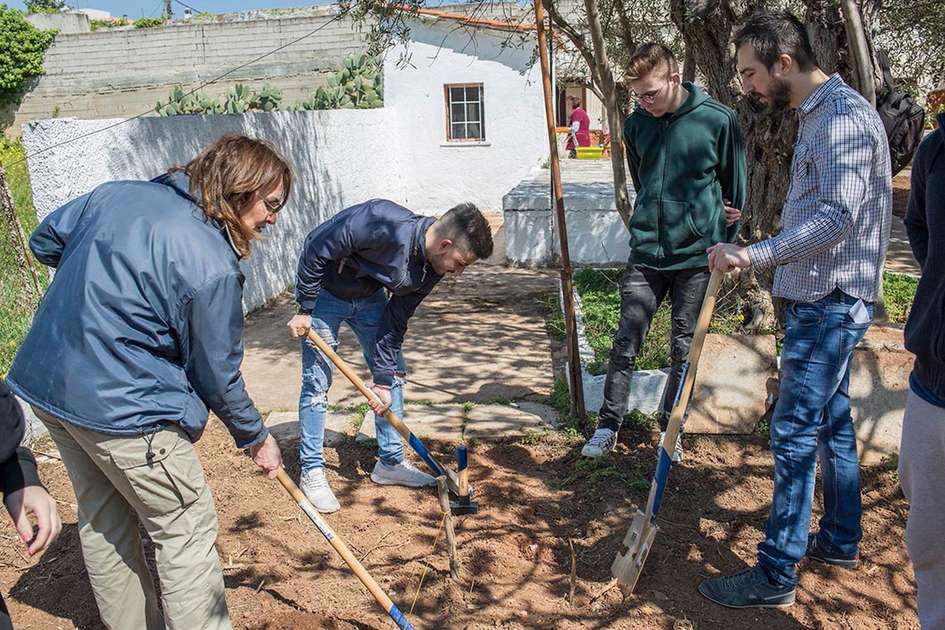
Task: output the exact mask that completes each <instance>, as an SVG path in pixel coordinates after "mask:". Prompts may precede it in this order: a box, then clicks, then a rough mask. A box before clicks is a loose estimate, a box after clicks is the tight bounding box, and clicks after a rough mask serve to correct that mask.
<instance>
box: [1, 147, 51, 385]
mask: <svg viewBox="0 0 945 630" xmlns="http://www.w3.org/2000/svg"><path fill="white" fill-rule="evenodd" d="M0 165H2V166H3V168H4V169H5V170H6V174H7V183H8V184H9V186H10V195H11V196H12V198H13V205H14V207H15V208H16V214H17V217H19V220H20V225H21V226H22V227H23V231H24V232H25V233H26V236H27V237H28V236H29V234H30V233H31V232H32V231H33V230H34V229H36V225H37V221H36V211H35V210H34V209H33V194H32V191H31V190H30V180H29V173H28V172H27V170H26V162H25V161H24V154H23V145H22V143H21V142H20V141H19V140H7V139H5V138H3V137H2V136H0ZM16 246H17V243H16V241H15V240H13V235H12V234H10V232H9V229H8V228H7V227H6V223H5V222H4V223H3V227H2V228H0V377H3V376H5V375H6V373H7V370H9V369H10V364H11V363H12V362H13V356H14V355H15V354H16V350H17V348H19V347H20V343H21V342H22V341H23V337H24V336H25V335H26V331H27V330H28V329H29V326H30V322H31V321H32V317H33V312H32V308H31V307H30V305H29V300H27V299H26V296H25V290H24V287H23V278H22V273H23V272H22V271H21V270H20V269H19V268H18V267H17V263H16V257H15V251H16V250H15V249H14V248H15V247H16ZM32 262H34V263H35V260H33V261H32ZM37 266H38V263H37ZM43 269H44V268H42V267H40V269H39V271H40V273H39V276H40V283H41V287H40V288H41V289H44V288H45V284H46V282H47V275H46V274H45V273H44V272H43V271H42V270H43Z"/></svg>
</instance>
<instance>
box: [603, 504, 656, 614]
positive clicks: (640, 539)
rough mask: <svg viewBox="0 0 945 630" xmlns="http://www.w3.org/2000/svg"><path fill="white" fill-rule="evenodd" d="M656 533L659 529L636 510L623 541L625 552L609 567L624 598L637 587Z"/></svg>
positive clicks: (642, 513) (641, 512) (619, 553)
mask: <svg viewBox="0 0 945 630" xmlns="http://www.w3.org/2000/svg"><path fill="white" fill-rule="evenodd" d="M657 531H659V528H658V527H657V526H656V524H655V523H654V522H653V521H652V520H650V519H648V518H647V517H646V514H645V513H644V512H643V511H642V510H637V513H636V515H635V516H634V517H633V522H632V523H631V524H630V529H628V530H627V535H626V536H624V539H623V547H624V548H626V552H623V553H621V552H618V553H617V557H616V558H614V562H613V564H611V565H610V574H611V575H613V576H614V577H615V578H617V582H618V584H619V585H620V590H621V591H622V592H623V594H624V596H626V595H629V594H630V593H632V592H633V589H634V587H635V586H636V585H637V580H639V579H640V573H642V572H643V563H644V562H646V557H647V556H648V555H650V547H652V546H653V539H654V538H656V532H657Z"/></svg>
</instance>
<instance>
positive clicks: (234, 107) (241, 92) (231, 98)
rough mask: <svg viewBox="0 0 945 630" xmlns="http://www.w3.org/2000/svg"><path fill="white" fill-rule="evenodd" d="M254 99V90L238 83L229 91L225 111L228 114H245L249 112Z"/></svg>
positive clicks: (224, 103)
mask: <svg viewBox="0 0 945 630" xmlns="http://www.w3.org/2000/svg"><path fill="white" fill-rule="evenodd" d="M252 98H253V92H252V90H250V89H249V88H248V87H246V86H245V85H243V84H242V83H237V84H236V85H234V86H233V87H231V88H230V89H229V90H228V91H227V93H226V100H225V101H224V102H223V111H225V112H226V113H227V114H244V113H246V112H248V111H249V104H250V101H251V100H252Z"/></svg>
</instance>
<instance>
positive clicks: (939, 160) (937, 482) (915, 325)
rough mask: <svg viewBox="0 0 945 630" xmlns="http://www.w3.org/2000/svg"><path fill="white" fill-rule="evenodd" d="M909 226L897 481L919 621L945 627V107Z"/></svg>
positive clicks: (918, 175)
mask: <svg viewBox="0 0 945 630" xmlns="http://www.w3.org/2000/svg"><path fill="white" fill-rule="evenodd" d="M905 224H906V232H907V233H908V234H909V244H910V245H911V246H912V253H913V254H914V255H915V259H916V260H917V261H919V265H921V267H922V277H921V278H920V279H919V287H918V289H917V290H916V294H915V300H914V301H913V303H912V308H911V310H910V311H909V320H908V321H907V322H906V334H905V338H906V348H907V349H908V350H909V351H910V352H912V353H913V354H915V367H914V368H913V370H912V374H911V375H910V377H909V385H910V391H909V396H908V398H907V399H906V413H905V417H904V418H903V420H902V445H901V447H900V449H899V483H900V485H901V486H902V492H903V494H904V495H906V499H908V500H909V519H908V521H907V523H906V547H907V548H908V550H909V558H910V559H911V560H912V567H913V570H914V571H915V581H916V585H917V586H918V590H919V601H918V604H919V623H921V624H922V627H923V628H924V629H925V630H933V629H935V630H937V629H939V628H945V543H943V541H945V323H943V317H945V113H942V114H939V115H938V129H937V130H936V131H934V132H932V133H931V134H929V135H928V137H926V138H925V140H923V141H922V144H921V145H919V148H918V150H917V151H916V154H915V158H913V160H912V186H911V189H910V191H909V208H908V210H907V212H906V220H905Z"/></svg>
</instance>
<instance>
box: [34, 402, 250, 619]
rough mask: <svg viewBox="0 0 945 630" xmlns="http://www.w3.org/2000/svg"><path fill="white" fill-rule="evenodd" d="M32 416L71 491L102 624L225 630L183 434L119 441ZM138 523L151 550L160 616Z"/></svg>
mask: <svg viewBox="0 0 945 630" xmlns="http://www.w3.org/2000/svg"><path fill="white" fill-rule="evenodd" d="M34 409H35V408H34ZM35 411H36V415H37V416H38V417H39V419H40V420H42V421H43V424H45V425H46V427H47V428H48V429H49V433H50V435H51V436H52V438H53V440H54V441H55V442H56V445H57V446H58V447H59V453H60V454H61V456H62V461H63V463H64V464H65V466H66V470H67V471H68V472H69V478H70V479H71V480H72V486H73V488H75V495H76V500H77V503H78V512H79V538H80V540H81V542H82V555H83V556H84V559H85V566H86V569H87V570H88V573H89V581H90V582H91V583H92V591H93V592H94V593H95V601H96V603H97V604H98V609H99V613H100V614H101V616H102V621H104V622H105V625H106V626H107V627H108V628H110V629H112V630H135V629H138V628H141V629H147V630H161V629H162V628H169V629H172V630H202V629H207V630H217V629H221V630H228V629H230V628H231V626H230V618H229V613H228V611H227V608H226V599H225V597H224V591H223V572H222V571H221V569H220V560H219V557H218V555H217V552H216V549H215V548H214V542H215V541H216V537H217V516H216V512H215V511H214V508H213V497H212V496H211V495H210V489H209V487H208V486H207V482H206V480H205V479H204V476H203V469H202V468H201V466H200V460H198V459H197V454H196V453H195V452H194V447H193V445H192V444H191V443H190V441H189V440H188V439H187V437H186V436H185V434H184V433H183V432H182V431H181V430H180V429H178V428H177V427H176V426H175V427H173V428H167V429H163V430H161V431H158V432H156V433H154V434H152V435H150V436H146V437H116V436H112V435H105V434H103V433H99V432H97V431H90V430H88V429H82V428H80V427H77V426H76V425H74V424H70V423H68V422H63V421H61V420H59V419H58V418H56V417H54V416H51V415H49V414H48V413H46V412H44V411H43V410H41V409H35ZM139 524H140V526H143V527H144V529H145V530H146V531H147V533H148V536H149V537H150V538H151V540H152V541H153V543H154V549H155V560H156V564H157V572H158V576H159V577H160V581H161V608H160V609H159V608H158V598H157V594H156V591H155V588H154V584H153V582H152V580H151V574H150V573H149V571H148V566H147V564H146V563H145V557H144V551H143V549H142V546H141V537H140V534H139V529H138V528H139ZM162 610H163V613H162Z"/></svg>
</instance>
